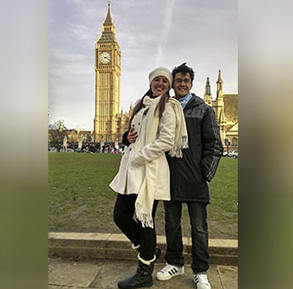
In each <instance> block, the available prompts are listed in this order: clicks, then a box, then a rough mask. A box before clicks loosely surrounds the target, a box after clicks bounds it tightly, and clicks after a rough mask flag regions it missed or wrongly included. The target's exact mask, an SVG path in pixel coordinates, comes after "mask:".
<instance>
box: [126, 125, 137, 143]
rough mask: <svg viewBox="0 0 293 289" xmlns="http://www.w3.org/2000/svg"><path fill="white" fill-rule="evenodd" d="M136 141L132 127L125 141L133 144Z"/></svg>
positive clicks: (135, 134) (135, 133)
mask: <svg viewBox="0 0 293 289" xmlns="http://www.w3.org/2000/svg"><path fill="white" fill-rule="evenodd" d="M136 139H137V132H136V131H134V127H132V128H131V129H130V130H129V132H128V135H127V140H128V141H129V142H130V143H134V142H135V141H136Z"/></svg>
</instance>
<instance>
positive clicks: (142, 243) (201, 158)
mask: <svg viewBox="0 0 293 289" xmlns="http://www.w3.org/2000/svg"><path fill="white" fill-rule="evenodd" d="M193 80H194V71H193V69H192V68H190V67H188V66H187V65H186V64H185V63H183V64H181V65H180V66H178V67H175V68H174V69H173V71H172V73H171V72H170V71H169V70H168V69H166V68H164V67H159V68H156V69H155V70H153V71H152V72H151V73H150V74H149V84H150V88H149V90H148V91H147V92H146V93H145V95H144V96H143V97H142V98H141V99H140V100H139V101H138V102H137V103H136V105H135V107H134V109H133V113H132V116H131V118H130V121H129V130H128V131H127V132H125V133H124V135H123V143H124V144H125V145H127V148H126V150H125V153H124V155H123V157H122V159H121V163H120V168H119V171H118V173H117V175H116V176H115V178H114V179H113V181H112V182H111V184H110V187H111V188H112V189H113V190H114V191H115V192H117V193H118V195H117V200H116V203H115V208H114V221H115V223H116V225H117V226H118V227H119V228H120V229H121V231H122V232H123V233H124V234H125V236H126V237H127V238H128V239H129V240H130V241H131V242H132V247H133V249H136V250H137V251H138V267H137V271H136V273H135V274H134V275H133V276H131V277H129V278H126V279H125V280H122V281H120V282H119V283H118V287H119V288H120V289H129V288H140V287H150V286H152V285H153V279H152V273H153V270H154V263H155V261H156V259H157V258H158V257H159V255H160V254H161V250H160V249H159V248H158V247H156V232H155V213H156V208H157V205H158V201H159V200H163V201H164V208H165V232H166V239H167V250H166V255H165V259H166V261H167V263H166V266H165V267H164V268H163V269H162V270H161V271H159V272H158V273H157V274H156V278H157V280H160V281H164V280H169V279H171V278H172V277H174V276H179V275H182V274H184V258H183V254H182V251H183V244H182V234H181V211H182V203H183V202H184V203H187V206H188V211H189V216H190V224H191V237H192V259H193V262H192V270H193V273H194V282H195V284H196V285H197V289H209V288H211V287H210V284H209V281H208V279H207V270H208V269H209V252H208V228H207V211H206V206H207V204H208V203H209V201H210V199H209V187H208V183H209V182H210V181H211V179H212V178H213V176H214V175H215V172H216V169H217V166H218V163H219V160H220V157H221V154H222V144H221V139H220V134H219V128H218V125H217V122H216V119H215V115H214V112H213V109H212V108H211V107H210V106H208V105H206V104H205V103H204V101H203V100H202V99H201V98H199V97H198V96H196V95H195V94H192V93H190V90H191V88H192V85H193ZM171 88H173V89H174V91H175V97H174V98H173V97H170V94H169V91H170V89H171Z"/></svg>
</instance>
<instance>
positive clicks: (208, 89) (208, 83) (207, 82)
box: [205, 77, 211, 95]
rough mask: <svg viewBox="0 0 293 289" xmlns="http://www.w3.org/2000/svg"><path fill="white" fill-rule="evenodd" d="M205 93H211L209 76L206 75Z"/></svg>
mask: <svg viewBox="0 0 293 289" xmlns="http://www.w3.org/2000/svg"><path fill="white" fill-rule="evenodd" d="M205 95H211V85H210V78H209V77H207V81H206V91H205Z"/></svg>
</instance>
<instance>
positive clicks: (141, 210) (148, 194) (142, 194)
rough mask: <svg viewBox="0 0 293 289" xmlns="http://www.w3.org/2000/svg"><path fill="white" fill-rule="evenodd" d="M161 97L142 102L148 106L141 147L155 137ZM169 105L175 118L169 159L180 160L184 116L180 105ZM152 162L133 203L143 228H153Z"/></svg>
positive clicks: (184, 140)
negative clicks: (173, 136)
mask: <svg viewBox="0 0 293 289" xmlns="http://www.w3.org/2000/svg"><path fill="white" fill-rule="evenodd" d="M160 98H161V97H157V98H155V99H151V98H150V97H148V96H146V97H145V98H144V100H143V104H144V105H145V106H149V111H148V114H147V119H146V123H145V124H146V125H145V126H144V127H142V130H141V132H140V133H141V136H140V138H139V141H142V142H144V143H143V145H147V144H149V143H151V142H153V141H154V140H155V139H156V137H157V131H158V127H159V123H160V118H159V115H158V112H157V111H156V113H155V110H156V107H157V105H158V103H159V101H160ZM168 102H169V103H171V104H172V107H173V109H174V112H175V116H176V127H175V139H174V145H173V147H172V148H171V150H170V151H169V155H170V156H171V157H178V158H182V149H184V148H187V147H188V135H187V129H186V124H185V119H184V114H183V110H182V107H181V105H180V103H179V102H178V101H177V100H176V99H174V98H169V100H168ZM155 166H156V165H155V163H154V162H149V163H147V164H146V165H145V180H144V182H143V184H142V186H141V187H140V190H139V192H138V196H137V199H136V202H135V218H136V219H138V220H139V221H140V222H141V223H142V226H143V227H151V228H153V227H154V224H153V218H152V209H153V204H154V195H155V191H156V187H155V185H156V181H154V180H156V173H157V172H156V167H155Z"/></svg>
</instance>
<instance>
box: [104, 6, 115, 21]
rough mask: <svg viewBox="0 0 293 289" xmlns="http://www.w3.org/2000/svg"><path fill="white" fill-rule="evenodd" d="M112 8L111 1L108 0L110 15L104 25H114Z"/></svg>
mask: <svg viewBox="0 0 293 289" xmlns="http://www.w3.org/2000/svg"><path fill="white" fill-rule="evenodd" d="M110 6H111V1H110V0H108V13H107V16H106V19H105V21H104V25H113V21H112V17H111V9H110V8H111V7H110Z"/></svg>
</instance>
